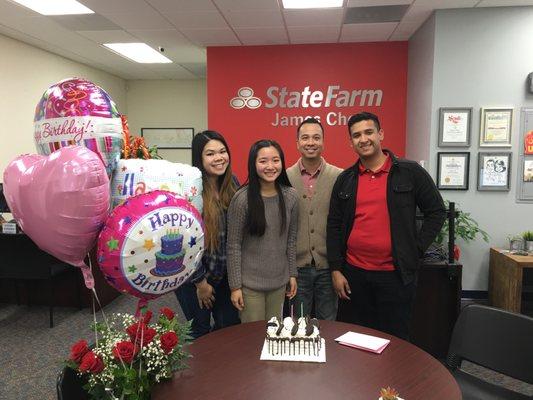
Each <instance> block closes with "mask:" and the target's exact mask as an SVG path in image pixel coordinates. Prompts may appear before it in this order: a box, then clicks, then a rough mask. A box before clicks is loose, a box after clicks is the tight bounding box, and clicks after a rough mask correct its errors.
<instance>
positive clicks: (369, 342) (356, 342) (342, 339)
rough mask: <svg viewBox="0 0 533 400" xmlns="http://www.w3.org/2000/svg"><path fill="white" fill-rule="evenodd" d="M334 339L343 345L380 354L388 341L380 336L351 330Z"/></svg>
mask: <svg viewBox="0 0 533 400" xmlns="http://www.w3.org/2000/svg"><path fill="white" fill-rule="evenodd" d="M335 341H336V342H339V343H340V344H343V345H345V346H350V347H355V348H357V349H361V350H366V351H371V352H373V353H377V354H380V353H381V352H382V351H383V350H384V349H385V347H387V346H388V344H389V343H390V340H389V339H383V338H380V337H376V336H370V335H365V334H363V333H357V332H351V331H350V332H346V333H345V334H344V335H341V336H339V337H338V338H337V339H335Z"/></svg>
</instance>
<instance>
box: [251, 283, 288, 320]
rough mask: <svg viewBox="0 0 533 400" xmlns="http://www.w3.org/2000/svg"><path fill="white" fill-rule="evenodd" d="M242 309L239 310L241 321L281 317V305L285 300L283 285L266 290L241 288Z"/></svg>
mask: <svg viewBox="0 0 533 400" xmlns="http://www.w3.org/2000/svg"><path fill="white" fill-rule="evenodd" d="M242 297H243V300H244V309H243V310H242V311H241V312H240V317H241V322H242V323H245V322H253V321H261V320H267V321H268V320H269V319H270V318H272V317H276V316H277V317H281V306H282V305H283V302H284V300H285V286H283V287H280V288H279V289H275V290H270V291H267V292H258V291H256V290H252V289H249V288H246V287H243V288H242Z"/></svg>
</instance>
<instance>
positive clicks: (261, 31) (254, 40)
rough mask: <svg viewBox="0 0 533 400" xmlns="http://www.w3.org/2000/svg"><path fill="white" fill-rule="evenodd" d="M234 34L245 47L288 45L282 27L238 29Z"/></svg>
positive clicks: (285, 33)
mask: <svg viewBox="0 0 533 400" xmlns="http://www.w3.org/2000/svg"><path fill="white" fill-rule="evenodd" d="M235 32H236V33H237V36H238V37H239V39H240V40H241V42H242V44H243V45H245V46H247V45H250V46H253V45H269V44H289V39H288V38H287V32H286V31H285V28H282V27H272V28H239V29H236V30H235Z"/></svg>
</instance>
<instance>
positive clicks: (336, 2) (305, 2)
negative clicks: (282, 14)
mask: <svg viewBox="0 0 533 400" xmlns="http://www.w3.org/2000/svg"><path fill="white" fill-rule="evenodd" d="M342 3H343V0H283V8H285V9H294V8H300V9H301V8H333V7H342Z"/></svg>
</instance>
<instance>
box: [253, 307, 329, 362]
mask: <svg viewBox="0 0 533 400" xmlns="http://www.w3.org/2000/svg"><path fill="white" fill-rule="evenodd" d="M265 353H266V354H265ZM263 355H265V357H263ZM261 359H268V360H284V361H311V362H325V361H326V354H325V344H324V339H322V338H321V337H320V326H319V324H318V320H316V319H314V318H313V319H311V318H309V317H300V318H298V319H295V318H291V317H287V318H285V319H284V320H283V321H280V320H279V318H277V317H273V318H271V319H270V320H269V321H268V322H267V327H266V338H265V344H264V348H263V354H262V355H261Z"/></svg>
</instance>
